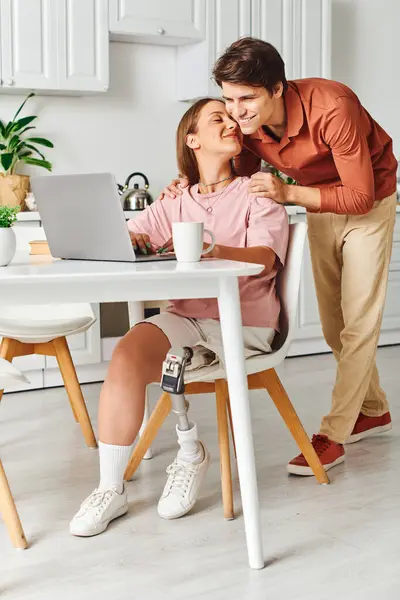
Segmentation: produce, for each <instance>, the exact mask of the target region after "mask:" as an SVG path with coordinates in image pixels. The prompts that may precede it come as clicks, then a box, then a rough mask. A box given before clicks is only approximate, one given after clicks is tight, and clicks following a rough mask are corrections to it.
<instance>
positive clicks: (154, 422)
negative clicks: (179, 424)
mask: <svg viewBox="0 0 400 600" xmlns="http://www.w3.org/2000/svg"><path fill="white" fill-rule="evenodd" d="M171 409H172V403H171V398H170V396H169V394H167V392H164V393H163V394H162V396H161V398H160V399H159V401H158V402H157V404H156V406H155V408H154V410H153V412H152V413H151V417H150V419H149V422H148V424H147V427H146V429H145V430H144V431H143V433H142V435H141V436H140V438H139V441H138V443H137V444H136V446H135V448H134V450H133V452H132V455H131V457H130V459H129V463H128V466H127V467H126V469H125V474H124V479H125V481H129V480H130V479H132V477H133V474H134V473H135V472H136V469H137V468H138V466H139V465H140V463H141V461H142V458H143V457H144V455H145V454H146V452H147V450H148V449H149V448H150V446H151V444H152V443H153V441H154V439H155V437H156V435H157V433H158V431H159V429H160V427H161V425H162V424H163V423H164V421H165V419H166V418H167V417H168V415H169V413H170V412H171Z"/></svg>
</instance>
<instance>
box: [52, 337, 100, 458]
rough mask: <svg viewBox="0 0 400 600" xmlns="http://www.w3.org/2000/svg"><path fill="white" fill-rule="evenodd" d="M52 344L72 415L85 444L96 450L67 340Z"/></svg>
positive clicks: (63, 338) (59, 340)
mask: <svg viewBox="0 0 400 600" xmlns="http://www.w3.org/2000/svg"><path fill="white" fill-rule="evenodd" d="M52 344H53V348H54V352H55V356H56V358H57V362H58V366H59V368H60V372H61V375H62V378H63V381H64V385H65V389H66V391H67V394H68V398H69V401H70V403H71V406H72V410H73V413H74V415H76V417H77V420H78V421H79V424H80V426H81V429H82V433H83V437H84V438H85V442H86V444H87V445H88V446H89V448H97V442H96V438H95V435H94V433H93V429H92V424H91V422H90V418H89V414H88V411H87V408H86V404H85V400H84V399H83V395H82V390H81V386H80V384H79V381H78V377H77V376H76V371H75V367H74V363H73V362H72V358H71V353H70V351H69V348H68V343H67V340H66V339H65V337H61V338H56V339H55V340H53V342H52Z"/></svg>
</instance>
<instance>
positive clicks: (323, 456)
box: [287, 433, 344, 475]
mask: <svg viewBox="0 0 400 600" xmlns="http://www.w3.org/2000/svg"><path fill="white" fill-rule="evenodd" d="M311 443H312V445H313V446H314V450H315V452H316V453H317V454H318V456H319V459H320V461H321V463H322V466H323V467H324V469H325V471H329V469H332V467H335V466H336V465H339V464H340V463H342V462H344V448H343V445H342V444H337V443H336V442H333V441H332V440H330V439H329V438H328V437H326V435H322V434H320V433H319V434H318V435H313V437H312V440H311ZM287 470H288V473H292V474H293V475H314V473H313V472H312V470H311V467H309V465H308V462H307V461H306V459H305V458H304V456H303V455H302V454H299V456H296V458H294V459H293V460H291V461H290V463H289V464H288V466H287Z"/></svg>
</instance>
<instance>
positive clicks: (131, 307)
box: [128, 302, 153, 460]
mask: <svg viewBox="0 0 400 600" xmlns="http://www.w3.org/2000/svg"><path fill="white" fill-rule="evenodd" d="M128 313H129V327H131V328H132V327H133V326H134V325H136V323H139V321H143V319H144V302H128ZM149 417H150V415H149V399H148V397H147V391H146V401H145V405H144V416H143V422H142V426H141V428H140V431H139V436H141V435H142V433H143V431H144V430H145V428H146V427H147V423H148V421H149ZM143 458H144V459H145V460H149V459H150V458H153V453H152V450H151V447H150V448H149V449H148V450H147V452H146V454H145V455H144V456H143Z"/></svg>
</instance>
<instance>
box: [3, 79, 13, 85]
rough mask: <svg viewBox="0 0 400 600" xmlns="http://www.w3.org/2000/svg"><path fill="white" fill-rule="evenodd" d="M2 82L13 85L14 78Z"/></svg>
mask: <svg viewBox="0 0 400 600" xmlns="http://www.w3.org/2000/svg"><path fill="white" fill-rule="evenodd" d="M4 83H5V85H14V80H13V79H6V80H5V82H4Z"/></svg>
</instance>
